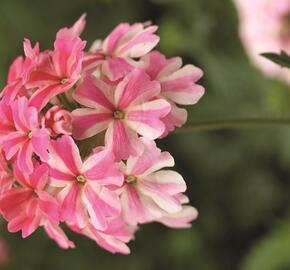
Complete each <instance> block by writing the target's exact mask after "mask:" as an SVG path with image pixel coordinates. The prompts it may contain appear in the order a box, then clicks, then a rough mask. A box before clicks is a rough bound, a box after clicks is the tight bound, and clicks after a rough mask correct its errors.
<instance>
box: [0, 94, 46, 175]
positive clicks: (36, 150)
mask: <svg viewBox="0 0 290 270" xmlns="http://www.w3.org/2000/svg"><path fill="white" fill-rule="evenodd" d="M11 110H12V116H13V121H14V122H13V124H14V128H15V131H11V132H10V133H8V134H7V135H6V136H5V137H3V140H2V144H3V150H4V153H5V157H6V159H8V160H9V159H11V158H13V157H16V160H17V166H18V167H19V168H20V170H23V171H25V172H27V173H31V172H32V171H33V162H32V156H33V154H36V155H38V156H39V157H40V158H41V160H43V161H45V160H46V159H47V158H48V153H47V148H48V145H49V141H50V138H49V134H48V131H47V130H46V129H45V128H43V127H40V120H39V117H38V113H37V110H36V109H35V108H34V107H31V106H29V105H28V100H27V99H26V98H25V97H20V98H18V99H17V100H15V101H14V102H12V103H11Z"/></svg>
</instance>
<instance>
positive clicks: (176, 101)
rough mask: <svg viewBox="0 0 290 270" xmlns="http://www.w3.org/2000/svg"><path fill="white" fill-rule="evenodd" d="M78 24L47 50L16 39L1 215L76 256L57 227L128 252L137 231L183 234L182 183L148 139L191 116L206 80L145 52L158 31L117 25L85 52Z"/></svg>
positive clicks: (13, 227)
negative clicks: (157, 226) (163, 228)
mask: <svg viewBox="0 0 290 270" xmlns="http://www.w3.org/2000/svg"><path fill="white" fill-rule="evenodd" d="M84 26H85V18H84V16H82V17H81V18H80V19H79V20H78V21H77V22H76V23H75V24H74V25H73V26H72V27H71V28H63V29H61V30H60V31H59V32H58V33H57V36H56V40H55V42H54V49H53V50H45V51H40V49H39V45H38V43H37V44H36V45H35V46H34V47H33V46H31V43H30V41H29V40H27V39H26V40H24V53H25V57H21V56H20V57H18V58H17V59H16V60H15V61H14V62H13V63H12V65H11V67H10V70H9V75H8V83H7V85H6V86H5V87H4V89H3V91H2V99H1V102H0V118H1V123H0V147H1V149H0V150H1V152H0V154H1V155H0V161H1V162H0V213H1V215H2V216H3V218H4V219H5V220H6V221H7V222H8V230H9V231H10V232H17V231H21V232H22V236H23V237H27V236H29V235H30V234H32V233H33V232H34V231H35V230H36V229H37V228H39V227H43V228H44V229H45V231H46V232H47V234H48V236H49V237H50V238H52V239H53V240H55V241H56V243H57V244H58V245H59V246H60V247H61V248H70V247H74V243H73V242H72V241H70V240H69V239H68V237H67V236H66V234H65V233H64V231H63V230H62V228H61V227H60V225H61V224H65V225H66V226H67V227H68V228H69V229H71V230H72V231H74V232H76V233H78V234H82V235H85V236H87V237H89V238H91V239H93V240H94V241H96V242H97V243H98V244H99V245H100V246H101V247H102V248H104V249H107V250H109V251H110V252H113V253H115V252H120V253H124V254H127V253H129V252H130V250H129V248H128V246H127V245H126V243H128V242H129V241H130V240H131V239H132V238H133V235H134V233H135V232H136V229H137V227H138V225H139V224H143V223H148V222H152V221H157V222H160V223H163V224H165V225H167V226H169V227H174V228H184V227H189V226H190V222H191V221H192V220H193V219H195V218H196V216H197V211H196V210H195V208H193V207H191V206H188V205H186V204H187V203H188V198H187V197H186V196H185V195H184V194H183V192H184V191H185V190H186V184H185V182H184V180H183V178H182V176H181V175H180V174H178V173H177V172H175V171H173V170H163V169H162V168H164V167H172V166H173V165H174V160H173V158H172V156H171V155H170V154H169V153H168V152H161V150H160V149H158V148H157V146H156V144H155V142H154V140H155V139H157V138H161V137H164V136H166V135H167V134H168V133H169V132H171V131H172V130H173V129H174V128H175V127H180V126H182V125H183V124H184V123H185V121H186V118H187V113H186V110H185V109H184V108H180V107H179V106H178V105H189V104H195V103H196V102H197V101H198V100H199V98H200V97H201V96H202V95H203V93H204V89H203V87H202V86H200V85H198V84H196V82H197V81H198V80H199V79H200V78H201V76H202V71H201V70H200V69H199V68H197V67H195V66H193V65H186V66H182V61H181V59H180V58H178V57H175V58H170V59H166V58H165V56H163V55H162V54H161V53H159V52H157V51H152V49H153V48H154V47H155V46H156V44H157V43H158V41H159V37H158V36H157V35H155V34H154V33H155V31H156V30H157V27H156V26H150V25H145V24H142V23H135V24H132V25H130V24H127V23H122V24H120V25H118V26H117V27H116V28H115V29H114V30H113V31H112V32H111V33H110V34H109V35H108V36H107V37H106V38H105V39H104V40H103V41H97V42H95V43H94V44H93V46H92V47H91V49H90V51H89V52H85V51H84V48H85V46H86V42H85V41H83V40H82V39H81V38H80V37H79V36H80V34H81V32H82V30H83V29H84Z"/></svg>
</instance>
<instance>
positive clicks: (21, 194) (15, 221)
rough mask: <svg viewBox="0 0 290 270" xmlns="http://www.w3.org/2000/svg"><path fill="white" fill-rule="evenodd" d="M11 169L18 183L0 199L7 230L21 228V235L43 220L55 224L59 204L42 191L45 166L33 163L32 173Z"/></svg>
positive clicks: (32, 230) (24, 235) (33, 229)
mask: <svg viewBox="0 0 290 270" xmlns="http://www.w3.org/2000/svg"><path fill="white" fill-rule="evenodd" d="M13 169H14V176H15V179H16V181H17V183H18V184H19V186H17V187H14V188H12V189H9V190H7V191H6V192H5V193H3V194H2V195H1V199H0V211H1V214H2V215H3V217H4V218H5V219H6V220H7V221H8V230H9V232H17V231H19V230H21V231H22V237H23V238H25V237H27V236H29V235H30V234H32V233H33V232H34V231H35V230H36V229H37V228H38V227H39V226H41V225H42V224H43V223H44V222H45V221H46V220H49V221H50V222H52V223H55V224H58V222H59V204H58V202H57V200H56V199H55V198H54V197H52V196H51V195H50V194H48V193H47V192H45V191H44V188H45V186H46V185H47V183H48V167H47V166H46V165H45V164H42V165H36V167H35V168H34V171H33V173H32V174H27V173H23V172H22V171H21V170H20V169H19V168H18V166H17V165H16V166H14V168H13Z"/></svg>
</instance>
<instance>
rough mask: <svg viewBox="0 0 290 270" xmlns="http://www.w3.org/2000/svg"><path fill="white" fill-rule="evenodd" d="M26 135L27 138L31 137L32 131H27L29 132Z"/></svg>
mask: <svg viewBox="0 0 290 270" xmlns="http://www.w3.org/2000/svg"><path fill="white" fill-rule="evenodd" d="M27 137H28V138H29V139H32V131H29V132H28V134H27Z"/></svg>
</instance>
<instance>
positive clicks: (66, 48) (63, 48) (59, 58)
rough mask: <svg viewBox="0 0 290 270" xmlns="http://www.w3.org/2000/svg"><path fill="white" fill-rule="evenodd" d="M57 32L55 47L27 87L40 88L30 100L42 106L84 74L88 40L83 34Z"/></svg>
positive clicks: (32, 103)
mask: <svg viewBox="0 0 290 270" xmlns="http://www.w3.org/2000/svg"><path fill="white" fill-rule="evenodd" d="M60 31H61V32H60V33H58V34H57V38H56V41H55V42H54V51H53V52H48V53H47V54H46V57H44V58H43V59H42V61H41V62H40V64H39V65H38V66H37V68H35V70H34V71H32V72H31V74H30V78H29V81H28V83H27V87H29V88H37V90H36V91H35V92H34V93H33V95H32V96H31V100H30V104H31V105H32V106H34V107H36V108H37V109H38V110H40V109H42V108H43V107H44V106H45V105H46V104H47V103H48V102H49V101H50V100H51V99H52V98H53V97H55V96H56V95H58V94H61V93H63V92H65V91H66V90H68V89H70V88H71V87H72V86H73V85H74V84H75V83H76V82H77V81H78V80H79V79H80V77H81V69H82V59H83V49H84V48H85V45H86V42H85V41H82V40H81V39H80V38H79V37H77V36H74V35H70V34H65V31H64V30H60Z"/></svg>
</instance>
